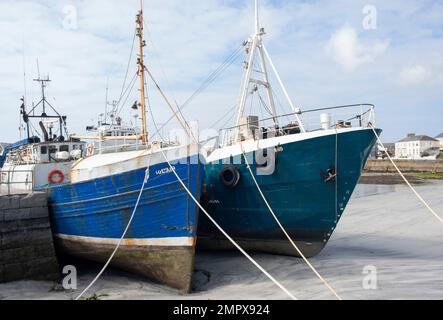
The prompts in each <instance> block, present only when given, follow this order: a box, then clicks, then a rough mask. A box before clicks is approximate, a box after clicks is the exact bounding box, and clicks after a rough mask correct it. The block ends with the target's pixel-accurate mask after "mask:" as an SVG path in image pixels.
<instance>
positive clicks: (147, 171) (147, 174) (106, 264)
mask: <svg viewBox="0 0 443 320" xmlns="http://www.w3.org/2000/svg"><path fill="white" fill-rule="evenodd" d="M151 158H152V154H151V156H150V157H149V161H148V167H147V169H146V172H145V177H144V179H143V183H142V187H141V189H140V192H139V194H138V198H137V202H136V203H135V207H134V209H133V210H132V214H131V217H130V218H129V221H128V224H127V225H126V228H125V231H124V232H123V234H122V236H121V237H120V239H119V240H118V243H117V245H116V246H115V249H114V251H113V252H112V254H111V255H110V256H109V258H108V261H106V263H105V265H104V266H103V268H102V269H101V270H100V272H99V273H98V274H97V276H96V277H95V278H94V280H92V281H91V283H90V284H89V285H88V286H87V287H86V288H85V289H84V290H83V291H82V293H80V294H79V295H78V296H77V298H75V300H79V299H80V298H81V297H83V295H84V294H85V293H86V292H87V291H88V290H89V289H91V287H92V286H93V285H94V284H95V283H96V282H97V280H98V279H99V278H100V277H101V276H102V274H103V272H105V270H106V269H107V268H108V266H109V264H110V263H111V261H112V259H113V258H114V256H115V254H116V253H117V251H118V249H119V248H120V246H121V244H122V242H123V239H124V238H125V237H126V234H127V233H128V230H129V228H130V226H131V224H132V220H133V219H134V216H135V213H136V212H137V208H138V205H139V204H140V199H141V197H142V194H143V191H144V189H145V185H146V183H147V182H148V180H149V168H150V166H151V165H150V163H151Z"/></svg>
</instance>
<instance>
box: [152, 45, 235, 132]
mask: <svg viewBox="0 0 443 320" xmlns="http://www.w3.org/2000/svg"><path fill="white" fill-rule="evenodd" d="M242 47H243V46H241V47H240V48H239V49H236V50H235V51H234V52H233V53H231V54H230V55H229V57H228V58H227V59H225V61H224V62H223V63H222V64H221V65H220V66H219V67H218V68H217V69H216V70H214V71H213V72H212V73H211V74H210V75H209V76H208V77H207V78H206V80H205V81H204V82H203V83H202V84H201V85H200V87H199V88H198V89H197V90H196V91H195V92H194V93H193V94H192V95H191V96H190V97H189V98H188V99H187V100H186V101H185V102H184V103H183V104H182V105H181V106H180V107H179V108H178V110H177V111H176V112H174V114H173V115H172V116H171V117H170V118H169V119H168V120H167V121H166V122H165V123H164V124H162V125H161V126H160V130H163V128H164V127H166V126H167V125H168V124H169V123H170V122H171V120H172V119H174V118H175V117H176V116H177V114H178V113H179V112H182V111H183V110H184V109H185V108H186V107H187V106H188V105H189V104H190V103H191V101H192V100H193V99H195V98H196V97H197V96H198V95H199V94H200V93H201V92H202V91H204V90H205V89H207V88H208V87H209V86H210V85H211V84H212V83H213V82H214V81H215V80H216V79H217V78H218V77H219V76H220V75H221V74H222V73H223V72H224V71H225V70H226V69H227V68H229V67H230V66H231V65H232V64H233V63H234V62H235V61H236V60H237V58H238V57H239V55H240V52H241V48H242ZM150 139H152V137H150Z"/></svg>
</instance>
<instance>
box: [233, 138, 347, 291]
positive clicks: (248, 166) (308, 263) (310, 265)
mask: <svg viewBox="0 0 443 320" xmlns="http://www.w3.org/2000/svg"><path fill="white" fill-rule="evenodd" d="M240 148H241V151H242V154H243V157H244V159H245V163H246V166H247V168H248V170H249V172H250V173H251V177H252V179H253V180H254V183H255V185H256V187H257V189H258V191H259V193H260V195H261V197H262V199H263V201H264V202H265V204H266V206H267V207H268V209H269V212H270V213H271V214H272V216H273V217H274V219H275V221H276V222H277V224H278V226H279V227H280V229H281V230H282V231H283V233H284V234H285V236H286V237H287V238H288V240H289V242H290V243H291V244H292V246H293V247H294V249H295V250H296V251H297V253H298V254H299V255H300V257H301V258H302V259H303V260H304V261H305V263H306V264H307V265H308V266H309V268H310V269H311V270H312V271H313V272H314V274H315V275H316V276H317V277H318V278H319V279H320V280H321V281H322V282H323V283H324V284H325V286H326V287H327V288H328V289H329V290H330V291H331V292H332V293H333V294H334V296H335V297H336V298H337V299H338V300H342V298H341V297H340V296H339V295H338V293H337V292H336V291H335V290H334V288H332V287H331V286H330V285H329V283H328V282H327V281H326V279H325V278H323V277H322V276H321V275H320V273H319V272H318V271H317V270H316V269H315V267H314V266H313V265H312V264H311V263H310V262H309V260H308V259H307V258H306V256H305V255H304V254H303V252H302V251H301V250H300V248H299V247H298V246H297V245H296V244H295V242H294V241H293V240H292V238H291V237H290V236H289V234H288V232H287V231H286V229H285V228H284V227H283V225H282V224H281V222H280V220H279V219H278V217H277V215H276V214H275V213H274V210H272V208H271V206H270V205H269V202H268V200H266V197H265V195H264V194H263V191H262V189H261V188H260V185H259V184H258V182H257V179H256V178H255V176H254V173H253V172H252V169H251V166H250V165H249V161H248V159H247V157H246V154H245V152H244V150H243V145H242V143H241V142H240Z"/></svg>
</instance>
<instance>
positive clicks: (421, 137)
mask: <svg viewBox="0 0 443 320" xmlns="http://www.w3.org/2000/svg"><path fill="white" fill-rule="evenodd" d="M412 141H438V140H437V139H435V138H432V137H430V136H426V135H415V134H414V135H412V134H410V135H408V136H407V137H406V138H404V139H403V140H400V141H399V142H412Z"/></svg>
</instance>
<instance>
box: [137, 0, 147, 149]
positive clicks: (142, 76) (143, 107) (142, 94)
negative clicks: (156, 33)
mask: <svg viewBox="0 0 443 320" xmlns="http://www.w3.org/2000/svg"><path fill="white" fill-rule="evenodd" d="M136 22H137V37H138V46H139V57H138V59H137V64H138V76H139V78H140V102H139V105H140V112H141V120H142V125H141V136H142V141H143V143H147V142H148V134H147V131H148V130H147V125H146V97H145V65H144V63H143V47H144V46H146V43H145V41H144V40H143V2H141V8H140V11H139V13H138V14H137V20H136Z"/></svg>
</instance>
